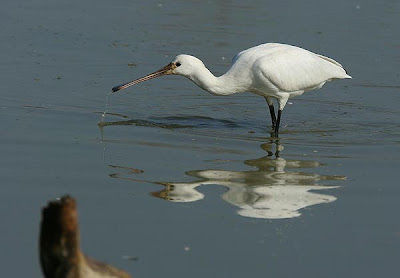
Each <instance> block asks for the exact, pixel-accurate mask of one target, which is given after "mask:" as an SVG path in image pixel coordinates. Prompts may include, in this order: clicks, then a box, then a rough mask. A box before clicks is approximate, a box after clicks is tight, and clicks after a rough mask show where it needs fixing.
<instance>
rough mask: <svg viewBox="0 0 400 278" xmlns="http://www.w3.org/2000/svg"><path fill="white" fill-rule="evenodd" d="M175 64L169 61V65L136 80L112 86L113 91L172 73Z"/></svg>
mask: <svg viewBox="0 0 400 278" xmlns="http://www.w3.org/2000/svg"><path fill="white" fill-rule="evenodd" d="M173 66H174V64H172V63H169V64H168V65H166V66H165V67H163V68H161V69H159V70H158V71H156V72H153V73H150V74H148V75H146V76H143V77H141V78H138V79H135V80H133V81H130V82H128V83H125V84H122V85H118V86H115V87H114V88H112V91H113V93H115V92H118V91H119V90H122V89H126V88H128V87H129V86H132V85H135V84H138V83H141V82H144V81H147V80H150V79H153V78H156V77H159V76H163V75H168V74H172V70H173Z"/></svg>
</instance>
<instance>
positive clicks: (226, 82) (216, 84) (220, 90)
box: [187, 67, 243, 96]
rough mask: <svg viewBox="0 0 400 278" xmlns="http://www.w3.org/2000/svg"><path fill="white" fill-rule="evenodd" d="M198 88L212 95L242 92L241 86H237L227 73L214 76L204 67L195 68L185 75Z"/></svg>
mask: <svg viewBox="0 0 400 278" xmlns="http://www.w3.org/2000/svg"><path fill="white" fill-rule="evenodd" d="M187 77H188V78H189V79H190V80H192V81H193V82H194V83H195V84H196V85H197V86H199V87H200V88H202V89H204V90H206V91H208V92H210V93H211V94H213V95H221V96H225V95H231V94H235V93H238V92H242V91H243V90H242V88H241V87H240V86H238V84H237V82H235V79H234V78H232V77H231V76H230V74H229V72H228V73H226V74H224V75H222V76H219V77H217V76H215V75H214V74H212V73H211V72H210V71H209V70H208V69H207V68H206V67H202V68H199V69H197V71H196V72H195V73H194V74H192V75H190V76H187Z"/></svg>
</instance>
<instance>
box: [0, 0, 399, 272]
mask: <svg viewBox="0 0 400 278" xmlns="http://www.w3.org/2000/svg"><path fill="white" fill-rule="evenodd" d="M2 6H3V7H2V9H1V10H0V21H1V26H2V32H1V34H0V36H1V40H2V43H1V44H0V57H1V63H0V69H1V73H2V82H1V83H0V89H1V94H0V100H1V103H0V113H1V114H0V115H1V119H2V123H3V127H2V129H1V130H0V140H1V144H0V153H1V155H2V159H1V160H0V169H1V176H2V182H1V186H0V193H1V194H0V219H1V222H2V225H1V234H2V237H1V239H0V246H1V247H2V248H0V249H1V251H0V261H1V262H2V263H1V265H2V272H3V276H5V277H24V276H27V277H28V276H29V277H31V276H33V277H41V272H40V267H39V263H38V257H37V254H38V250H37V239H38V227H39V221H40V210H41V208H42V207H43V206H44V205H45V204H46V202H47V201H48V200H50V199H53V198H56V197H58V196H60V195H62V194H70V195H72V196H74V197H75V198H76V199H77V201H78V205H79V213H80V215H79V216H80V227H81V240H82V243H81V245H82V249H83V250H84V252H85V253H87V254H88V255H90V256H93V257H95V258H97V259H99V260H103V261H106V262H108V263H111V264H113V265H115V266H117V267H120V268H123V269H125V270H127V271H128V272H129V273H131V274H132V275H133V276H134V277H159V276H161V275H162V276H164V277H188V276H189V277H204V276H209V277H230V278H233V277H243V276H247V277H265V276H270V277H294V276H296V277H364V278H366V277H381V276H384V277H394V276H396V274H397V273H398V263H397V261H398V258H399V255H400V254H399V250H400V224H399V221H398V220H396V219H398V211H399V210H400V202H399V201H398V197H399V196H400V190H399V186H398V176H397V170H398V168H399V165H400V155H399V151H400V148H399V146H400V140H399V138H400V109H399V108H398V103H399V102H400V94H399V92H400V72H399V64H400V54H399V53H400V41H399V37H398V35H397V34H398V30H399V28H400V4H399V2H398V1H393V0H390V1H381V2H379V3H378V2H376V1H361V2H360V1H331V2H320V1H300V2H299V1H281V2H277V1H250V2H243V1H174V2H163V1H145V2H144V1H122V0H120V1H114V2H112V3H111V2H110V3H109V2H107V1H96V2H95V1H86V2H81V1H69V2H65V3H64V2H61V1H19V2H15V1H5V2H4V3H3V5H2ZM264 42H284V43H289V44H294V45H298V46H301V47H304V48H307V49H309V50H312V51H314V52H316V53H320V54H323V55H327V56H329V57H332V58H334V59H336V60H338V61H339V62H341V63H342V64H343V65H344V66H345V68H346V69H347V71H348V72H349V74H350V75H352V76H353V80H345V81H338V82H333V83H330V84H327V85H325V86H324V88H322V89H321V90H319V91H314V92H309V93H306V94H304V95H303V96H301V97H299V98H296V99H293V100H291V103H292V104H293V105H290V104H289V105H287V107H286V109H285V111H284V113H283V119H282V133H281V136H280V140H279V142H276V141H274V140H270V137H269V133H268V130H269V124H270V119H269V112H268V110H267V106H266V103H265V101H264V100H263V99H262V98H260V97H257V96H253V95H251V94H240V95H234V96H229V97H215V96H211V95H209V94H207V93H205V92H203V91H201V90H200V89H199V88H197V87H196V86H195V85H193V84H192V83H191V82H190V81H188V80H185V79H184V78H182V77H163V78H160V79H155V80H152V81H151V82H148V83H143V84H141V85H137V86H135V87H132V88H129V89H127V90H124V91H123V92H121V93H118V94H115V95H112V96H111V97H110V98H109V101H108V107H107V110H108V111H107V112H108V113H107V115H106V116H105V119H104V121H105V123H103V128H102V129H101V128H99V126H98V122H100V121H101V118H102V113H103V112H104V110H105V99H106V96H107V94H108V92H109V91H110V89H111V88H112V87H113V86H115V85H117V84H120V83H122V82H125V81H129V80H131V79H133V78H135V77H140V76H143V75H145V74H147V73H150V72H153V71H155V70H157V69H158V68H160V67H162V66H164V65H165V64H167V63H169V62H170V60H171V59H173V57H174V56H175V55H176V54H179V53H187V54H192V55H195V56H197V57H199V58H201V59H202V60H203V61H204V63H205V64H206V65H207V66H208V67H209V69H210V70H211V71H212V72H214V73H215V74H222V73H224V72H225V71H226V69H227V68H228V67H229V64H230V60H231V58H232V57H233V55H235V54H236V53H237V52H239V51H241V50H243V49H246V48H248V47H251V46H253V45H257V44H260V43H264ZM129 256H130V257H133V258H136V259H135V260H128V259H127V258H128V257H129Z"/></svg>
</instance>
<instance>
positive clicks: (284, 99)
mask: <svg viewBox="0 0 400 278" xmlns="http://www.w3.org/2000/svg"><path fill="white" fill-rule="evenodd" d="M288 99H289V94H287V93H281V98H279V99H278V104H279V110H278V118H277V120H276V125H275V137H277V138H278V133H279V125H280V123H281V115H282V111H283V108H284V107H285V105H286V103H287V101H288Z"/></svg>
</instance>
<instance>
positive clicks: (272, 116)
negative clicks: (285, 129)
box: [265, 97, 276, 129]
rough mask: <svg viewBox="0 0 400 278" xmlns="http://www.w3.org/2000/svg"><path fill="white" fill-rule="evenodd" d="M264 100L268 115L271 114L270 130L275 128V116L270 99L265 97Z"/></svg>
mask: <svg viewBox="0 0 400 278" xmlns="http://www.w3.org/2000/svg"><path fill="white" fill-rule="evenodd" d="M265 100H266V101H267V103H268V107H269V113H270V114H271V121H272V129H275V126H276V116H275V108H274V102H273V101H272V98H270V97H265Z"/></svg>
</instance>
